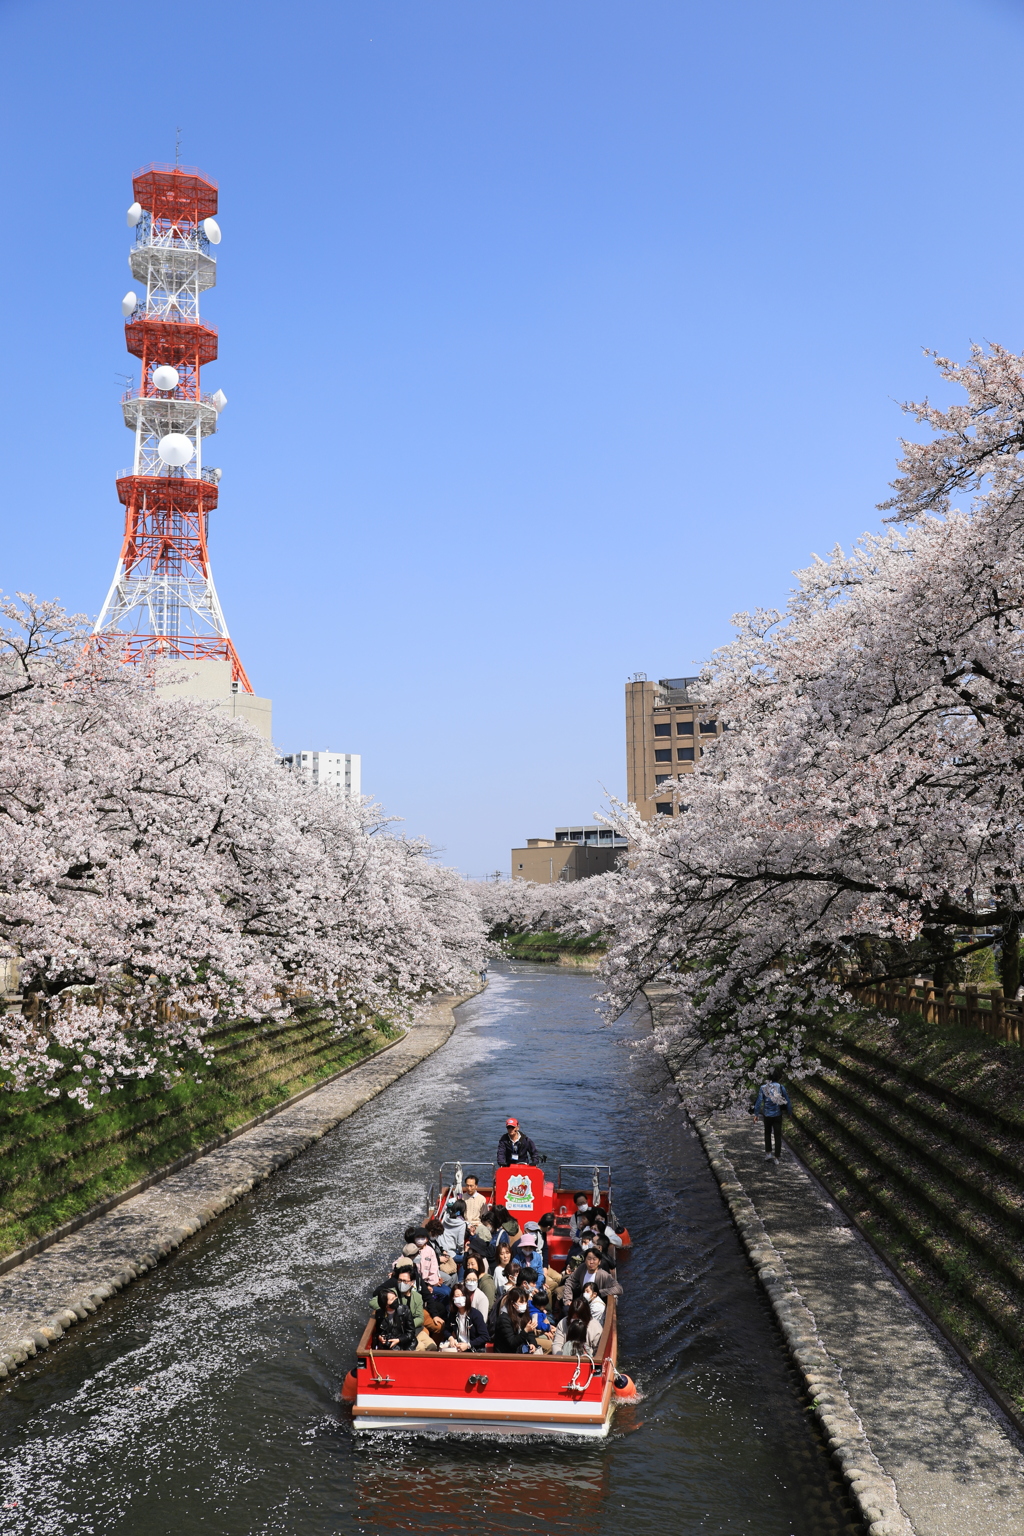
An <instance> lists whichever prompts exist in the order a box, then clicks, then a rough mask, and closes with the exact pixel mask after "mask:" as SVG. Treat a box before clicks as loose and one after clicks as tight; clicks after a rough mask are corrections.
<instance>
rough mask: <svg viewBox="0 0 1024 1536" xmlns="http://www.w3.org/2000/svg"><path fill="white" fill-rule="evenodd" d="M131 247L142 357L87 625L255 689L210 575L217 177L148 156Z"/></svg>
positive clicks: (133, 347) (130, 333) (132, 212)
mask: <svg viewBox="0 0 1024 1536" xmlns="http://www.w3.org/2000/svg"><path fill="white" fill-rule="evenodd" d="M132 189H133V192H134V195H135V201H134V202H133V204H132V206H131V207H130V208H129V210H128V223H129V226H130V227H133V228H134V230H135V246H134V248H133V250H132V251H131V253H130V255H129V258H128V259H129V263H130V265H131V270H132V277H133V278H134V279H135V281H136V282H137V283H138V284H139V285H140V286H142V287H143V288H144V297H142V298H140V297H139V295H138V294H136V293H135V292H131V293H127V294H126V295H125V297H124V302H123V305H122V308H123V311H124V314H125V316H126V321H125V328H124V329H125V340H126V343H127V346H128V351H129V352H130V353H131V354H132V356H133V357H137V358H138V359H139V361H140V364H141V381H140V383H139V387H138V388H137V389H135V388H130V389H129V390H128V391H127V392H126V394H125V395H124V398H123V401H122V405H123V408H124V423H125V426H126V427H128V428H130V430H131V431H132V432H134V434H135V459H134V463H133V464H132V468H131V470H130V471H127V470H126V471H125V472H124V473H123V474H121V475H120V476H119V477H118V480H117V494H118V498H119V500H120V501H121V503H122V505H123V506H124V509H125V520H124V544H123V546H122V548H121V557H120V559H119V561H118V564H117V571H116V572H115V574H114V580H113V582H112V583H111V586H110V591H109V592H108V593H107V600H106V602H105V603H104V604H103V609H102V611H101V613H100V616H99V618H98V619H97V620H96V624H95V628H94V634H95V635H96V636H98V637H101V638H100V639H99V641H98V643H100V644H102V646H103V648H104V650H109V651H110V652H111V653H112V654H115V655H118V656H120V657H121V659H122V660H123V661H126V662H140V661H147V660H151V659H155V658H157V657H168V658H172V659H173V658H182V659H185V660H199V659H206V658H215V659H218V660H221V661H230V663H231V677H232V680H233V682H234V684H235V685H236V686H240V687H241V688H242V689H244V691H245V692H246V693H252V687H251V685H250V683H249V679H248V678H247V677H246V675H245V669H244V667H243V666H242V663H241V661H240V660H239V657H238V652H237V651H236V650H235V647H234V644H233V643H232V640H231V637H230V635H229V634H228V627H227V624H226V623H225V620H224V614H223V611H222V609H221V606H220V600H219V599H218V597H217V591H216V588H215V587H214V584H213V574H212V572H211V570H210V559H209V554H208V552H207V544H206V540H207V529H208V523H209V516H210V512H211V510H212V509H213V508H214V507H215V506H216V505H217V489H218V482H219V481H220V470H219V469H209V468H206V467H205V466H204V464H203V439H204V438H206V437H209V436H210V435H211V434H212V433H214V432H216V430H217V418H218V416H219V415H220V412H221V411H222V410H223V409H224V406H225V405H226V404H227V401H226V399H225V397H224V395H223V393H222V392H221V391H220V390H218V391H217V393H216V394H215V395H204V394H203V392H202V386H201V383H200V373H201V370H202V367H203V364H204V363H212V362H213V360H214V358H215V357H216V356H217V332H216V331H215V330H212V329H211V328H210V327H209V326H207V325H203V324H202V322H201V320H200V318H199V296H200V294H202V293H205V292H206V290H207V289H209V288H212V287H213V286H214V284H215V282H216V281H217V263H216V260H215V259H214V257H213V256H212V255H211V254H210V247H211V246H212V245H218V244H219V243H220V229H219V228H218V226H217V222H216V220H215V218H214V214H215V213H216V212H217V187H216V183H214V182H212V181H208V180H207V179H206V177H205V176H203V175H202V174H201V173H200V172H199V171H198V170H196V169H195V167H193V166H183V165H150V166H147V167H146V169H145V170H142V171H139V172H138V174H137V175H136V176H135V177H134V178H133V181H132Z"/></svg>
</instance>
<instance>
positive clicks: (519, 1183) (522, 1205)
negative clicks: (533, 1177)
mask: <svg viewBox="0 0 1024 1536" xmlns="http://www.w3.org/2000/svg"><path fill="white" fill-rule="evenodd" d="M505 1209H506V1210H507V1211H532V1210H533V1185H532V1183H531V1182H530V1179H529V1177H528V1175H527V1174H525V1173H518V1174H515V1175H514V1176H513V1177H512V1178H511V1179H509V1181H508V1184H507V1185H506V1186H505Z"/></svg>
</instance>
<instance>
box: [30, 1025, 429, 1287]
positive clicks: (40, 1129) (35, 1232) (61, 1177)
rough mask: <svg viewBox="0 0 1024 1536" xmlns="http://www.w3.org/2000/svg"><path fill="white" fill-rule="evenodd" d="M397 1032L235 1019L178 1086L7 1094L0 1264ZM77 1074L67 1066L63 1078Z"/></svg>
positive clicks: (150, 1082) (153, 1081)
mask: <svg viewBox="0 0 1024 1536" xmlns="http://www.w3.org/2000/svg"><path fill="white" fill-rule="evenodd" d="M400 1033H401V1031H400V1030H398V1029H396V1028H392V1027H390V1026H388V1025H386V1024H379V1025H377V1026H376V1027H373V1028H365V1029H360V1030H358V1031H356V1032H355V1033H354V1034H349V1035H347V1036H341V1037H339V1036H338V1035H336V1034H335V1032H334V1028H333V1026H332V1025H331V1023H330V1022H329V1021H328V1020H325V1019H323V1018H321V1017H319V1015H315V1014H307V1015H304V1016H302V1015H300V1016H296V1017H294V1018H291V1019H288V1020H285V1021H284V1022H282V1023H280V1024H275V1025H269V1026H266V1027H263V1028H261V1029H260V1030H258V1031H256V1030H254V1029H253V1026H252V1024H251V1023H246V1024H245V1025H238V1024H234V1025H228V1026H225V1027H224V1028H222V1029H219V1030H216V1031H214V1032H213V1033H212V1034H211V1035H210V1036H209V1042H210V1045H211V1047H212V1052H213V1060H212V1062H211V1063H210V1064H209V1065H207V1064H206V1063H205V1062H197V1063H196V1064H195V1067H194V1070H193V1071H191V1072H188V1073H186V1074H184V1075H183V1076H182V1077H181V1078H180V1079H178V1081H177V1082H175V1083H174V1084H173V1086H172V1087H171V1088H170V1089H166V1088H165V1087H164V1085H163V1082H162V1081H161V1080H160V1079H159V1078H150V1079H147V1080H144V1081H141V1082H136V1083H131V1084H128V1085H126V1086H125V1087H121V1088H117V1089H114V1090H113V1091H112V1092H111V1093H109V1094H104V1095H103V1096H102V1097H101V1096H100V1095H99V1094H97V1095H96V1102H95V1107H94V1108H92V1109H84V1108H82V1106H81V1105H79V1104H78V1103H77V1102H75V1101H73V1100H69V1099H67V1098H66V1097H61V1098H59V1099H51V1098H48V1097H47V1096H46V1094H45V1093H44V1092H43V1090H41V1089H32V1090H29V1091H28V1092H25V1093H11V1094H3V1095H0V1261H2V1259H3V1258H4V1257H7V1256H10V1255H12V1254H13V1253H14V1252H15V1251H18V1250H23V1249H24V1248H25V1247H26V1246H28V1245H31V1244H32V1243H33V1242H34V1241H36V1240H38V1239H40V1238H42V1237H44V1236H45V1235H46V1234H48V1233H52V1232H53V1231H54V1230H55V1229H59V1228H63V1227H64V1226H65V1225H66V1224H67V1223H68V1222H70V1221H74V1220H76V1219H79V1218H80V1217H81V1216H82V1215H84V1214H85V1213H86V1212H88V1211H90V1210H91V1209H93V1208H94V1207H96V1206H97V1205H99V1204H102V1203H104V1202H106V1201H108V1200H110V1199H111V1198H112V1197H116V1196H117V1195H118V1194H120V1193H121V1192H123V1191H124V1190H126V1189H128V1188H130V1187H132V1186H134V1185H136V1184H137V1183H138V1182H139V1181H140V1180H143V1179H145V1178H147V1177H148V1176H150V1175H152V1174H153V1173H154V1172H156V1171H157V1170H159V1169H162V1168H165V1167H167V1166H168V1165H169V1164H174V1163H176V1162H178V1161H179V1160H180V1159H182V1158H187V1157H188V1156H189V1155H190V1154H194V1153H195V1152H196V1151H197V1150H198V1149H199V1148H200V1147H203V1146H206V1145H208V1144H209V1143H210V1142H213V1141H216V1140H217V1139H218V1138H222V1137H224V1136H226V1135H229V1134H230V1133H231V1132H232V1131H234V1130H236V1129H237V1128H238V1127H239V1126H241V1125H244V1124H246V1123H247V1122H249V1121H250V1120H252V1119H254V1118H255V1117H256V1116H258V1115H261V1114H264V1113H266V1112H267V1111H268V1110H271V1109H273V1108H274V1107H276V1106H277V1105H279V1104H281V1103H283V1102H284V1101H285V1100H287V1099H290V1098H292V1097H293V1096H294V1095H295V1094H296V1093H298V1092H301V1091H302V1090H303V1089H306V1088H309V1087H310V1086H312V1085H313V1084H316V1083H318V1082H320V1081H322V1080H324V1079H325V1078H328V1077H331V1076H332V1075H333V1074H335V1073H337V1072H339V1071H341V1070H343V1069H344V1068H346V1067H349V1066H351V1065H352V1064H353V1063H355V1062H358V1061H360V1060H362V1059H363V1058H364V1057H366V1056H369V1055H372V1054H373V1053H374V1052H376V1051H379V1050H380V1049H381V1048H382V1047H383V1046H385V1045H387V1044H388V1042H389V1041H390V1040H392V1039H395V1038H397V1036H398V1035H399V1034H400ZM77 1077H78V1074H77V1073H76V1072H75V1071H74V1070H73V1067H72V1066H71V1065H70V1064H69V1068H68V1071H67V1072H66V1073H65V1074H64V1076H63V1077H62V1078H61V1079H58V1084H59V1086H61V1087H67V1086H70V1085H71V1084H72V1083H73V1082H74V1081H75V1080H76V1078H77Z"/></svg>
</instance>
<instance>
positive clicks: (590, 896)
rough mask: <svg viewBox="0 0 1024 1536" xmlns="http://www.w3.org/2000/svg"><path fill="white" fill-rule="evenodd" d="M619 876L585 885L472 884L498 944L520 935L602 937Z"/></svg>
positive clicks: (563, 882) (561, 882)
mask: <svg viewBox="0 0 1024 1536" xmlns="http://www.w3.org/2000/svg"><path fill="white" fill-rule="evenodd" d="M612 879H614V873H612V874H604V875H589V876H587V877H585V878H584V879H582V880H555V881H552V882H548V883H544V884H541V883H540V882H539V881H535V880H474V881H469V882H467V885H468V889H469V892H470V895H471V896H472V898H473V900H474V901H475V902H476V904H477V907H478V909H479V911H480V915H481V918H482V919H483V923H484V927H485V928H486V929H487V932H488V933H489V934H490V936H491V938H492V939H502V938H507V937H508V936H509V935H510V934H516V933H556V932H565V933H572V934H590V933H596V932H597V931H598V930H599V929H600V928H601V926H602V922H603V914H604V911H605V908H606V906H607V901H608V898H607V889H608V884H609V881H610V880H612Z"/></svg>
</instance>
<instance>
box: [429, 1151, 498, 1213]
mask: <svg viewBox="0 0 1024 1536" xmlns="http://www.w3.org/2000/svg"><path fill="white" fill-rule="evenodd" d="M480 1168H485V1169H486V1170H487V1178H486V1181H485V1187H487V1188H490V1189H493V1188H494V1176H495V1167H494V1164H493V1163H466V1162H463V1161H462V1159H461V1158H452V1160H451V1161H450V1162H447V1163H442V1164H441V1166H440V1168H439V1169H438V1170H437V1192H438V1194H439V1195H440V1193H441V1191H442V1190H445V1189H451V1187H452V1185H453V1184H454V1183H455V1181H456V1177H458V1178H462V1179H464V1178H465V1177H466V1175H467V1174H470V1173H472V1174H474V1175H476V1174H477V1170H478V1169H480ZM445 1169H448V1170H449V1171H448V1173H447V1175H446V1173H445ZM430 1203H431V1205H433V1203H434V1202H433V1200H431V1202H430Z"/></svg>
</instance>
